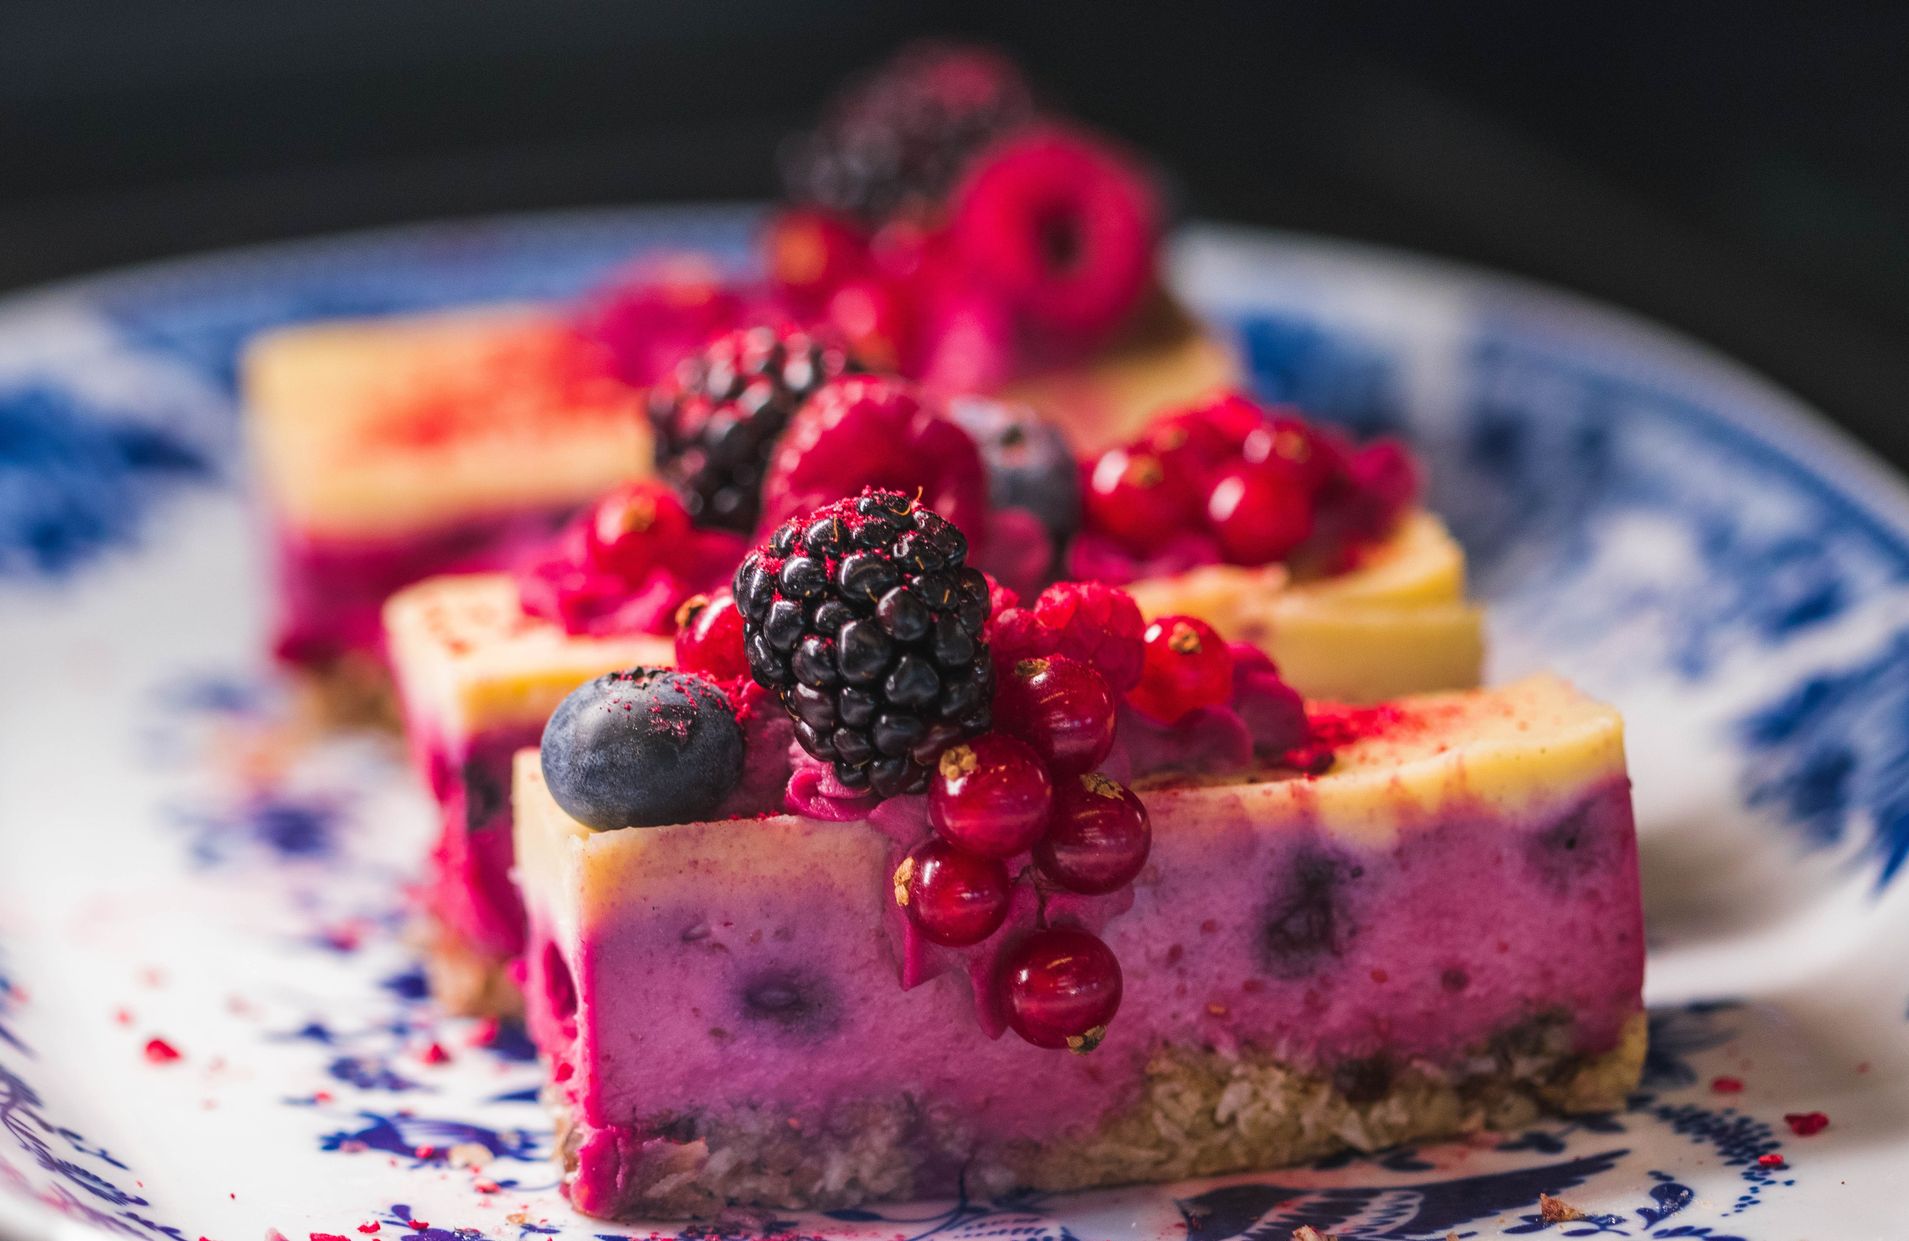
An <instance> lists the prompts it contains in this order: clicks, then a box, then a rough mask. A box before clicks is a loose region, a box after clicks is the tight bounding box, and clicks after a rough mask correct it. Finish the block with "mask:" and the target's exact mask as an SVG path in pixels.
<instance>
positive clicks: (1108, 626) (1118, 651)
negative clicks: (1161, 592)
mask: <svg viewBox="0 0 1909 1241" xmlns="http://www.w3.org/2000/svg"><path fill="white" fill-rule="evenodd" d="M1034 614H1035V616H1036V617H1038V618H1039V619H1040V621H1041V623H1042V624H1044V625H1046V626H1047V627H1048V628H1049V629H1051V630H1053V631H1054V632H1055V634H1056V643H1055V648H1054V652H1053V653H1055V654H1060V655H1071V656H1073V657H1074V658H1075V659H1081V660H1085V661H1086V662H1088V663H1090V664H1092V665H1093V666H1094V667H1095V668H1097V669H1099V671H1100V675H1102V676H1103V677H1105V678H1107V684H1109V685H1110V686H1112V687H1113V689H1114V692H1115V693H1122V694H1124V693H1126V692H1127V691H1128V690H1130V689H1132V688H1133V687H1134V686H1136V685H1138V684H1140V671H1141V668H1142V666H1143V665H1144V664H1145V662H1146V643H1145V640H1144V638H1143V635H1144V634H1145V632H1146V624H1145V622H1143V621H1142V620H1141V617H1140V606H1139V605H1138V604H1136V603H1135V602H1134V601H1133V596H1132V595H1129V594H1128V593H1127V592H1126V591H1124V590H1121V589H1120V588H1118V587H1115V586H1109V585H1107V584H1105V583H1104V582H1056V583H1055V584H1054V585H1052V586H1049V587H1048V588H1047V589H1046V590H1044V591H1042V592H1041V597H1040V598H1039V599H1037V600H1035V602H1034Z"/></svg>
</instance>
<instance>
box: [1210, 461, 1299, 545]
mask: <svg viewBox="0 0 1909 1241" xmlns="http://www.w3.org/2000/svg"><path fill="white" fill-rule="evenodd" d="M1206 525H1207V529H1209V530H1211V531H1212V532H1213V537H1214V539H1215V540H1217V541H1218V543H1219V545H1220V551H1221V552H1222V553H1223V554H1224V555H1225V557H1226V559H1227V560H1228V561H1229V562H1231V563H1233V564H1241V565H1260V564H1271V563H1274V562H1276V561H1281V560H1284V559H1286V558H1287V557H1288V556H1290V555H1292V554H1293V552H1294V551H1296V550H1298V548H1299V545H1300V544H1301V543H1303V542H1305V541H1306V537H1307V536H1308V535H1310V534H1311V533H1312V495H1311V493H1310V492H1309V491H1308V490H1307V488H1306V484H1305V481H1304V480H1303V478H1301V476H1300V475H1299V473H1298V471H1296V470H1294V469H1292V468H1290V467H1288V466H1285V465H1282V464H1280V463H1278V462H1273V461H1267V462H1262V463H1260V464H1258V465H1248V464H1245V463H1243V462H1242V463H1241V464H1238V465H1233V466H1228V467H1227V468H1225V469H1223V470H1221V471H1220V473H1219V475H1218V476H1217V477H1216V478H1215V479H1214V480H1213V489H1212V491H1211V493H1210V494H1209V495H1208V496H1207V501H1206Z"/></svg>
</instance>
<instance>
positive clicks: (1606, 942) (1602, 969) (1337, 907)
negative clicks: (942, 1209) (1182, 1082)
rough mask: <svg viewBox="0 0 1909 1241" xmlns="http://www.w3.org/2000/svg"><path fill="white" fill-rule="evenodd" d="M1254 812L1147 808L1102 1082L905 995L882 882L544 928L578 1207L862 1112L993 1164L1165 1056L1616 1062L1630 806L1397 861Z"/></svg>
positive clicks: (1568, 802)
mask: <svg viewBox="0 0 1909 1241" xmlns="http://www.w3.org/2000/svg"><path fill="white" fill-rule="evenodd" d="M1250 788H1251V786H1248V787H1247V788H1246V789H1245V790H1244V791H1243V792H1242V793H1241V794H1240V795H1230V794H1229V795H1227V796H1221V797H1218V798H1215V796H1214V792H1215V791H1214V790H1212V789H1206V790H1185V789H1155V790H1153V791H1150V792H1149V793H1147V799H1148V805H1149V807H1150V809H1151V810H1152V814H1153V820H1154V826H1155V844H1154V856H1153V861H1152V863H1151V864H1150V865H1149V867H1148V869H1147V871H1146V872H1145V873H1144V874H1143V875H1142V877H1141V879H1140V880H1139V881H1138V883H1137V884H1136V886H1135V891H1134V900H1133V905H1132V908H1131V909H1130V910H1128V911H1127V912H1125V913H1123V914H1119V915H1118V916H1115V917H1113V918H1112V919H1111V920H1110V921H1108V922H1107V924H1106V926H1105V928H1104V930H1103V931H1102V935H1103V937H1104V938H1105V940H1106V941H1107V943H1108V945H1109V946H1110V947H1111V948H1112V949H1113V950H1114V952H1115V954H1116V955H1117V956H1118V958H1119V959H1120V960H1121V962H1122V963H1123V970H1124V974H1125V977H1126V980H1127V991H1126V997H1125V1000H1124V1002H1123V1003H1122V1006H1121V1009H1120V1014H1119V1016H1118V1017H1117V1018H1116V1019H1115V1021H1114V1022H1113V1024H1112V1027H1111V1030H1110V1032H1109V1034H1108V1036H1107V1039H1106V1041H1105V1042H1104V1043H1103V1044H1102V1045H1101V1046H1100V1048H1099V1049H1098V1050H1096V1051H1095V1052H1093V1053H1092V1054H1091V1055H1088V1056H1069V1055H1065V1054H1060V1053H1055V1052H1052V1051H1045V1050H1041V1049H1038V1048H1035V1047H1032V1046H1030V1045H1028V1044H1026V1043H1024V1042H1022V1041H1021V1040H1019V1039H1017V1038H1015V1037H1013V1036H1012V1035H1008V1036H1006V1037H1002V1038H999V1039H993V1040H990V1039H989V1038H988V1037H987V1036H986V1035H985V1034H984V1033H983V1032H982V1030H981V1028H980V1025H979V1023H978V1022H977V1017H976V1014H975V1012H974V1001H973V998H972V994H973V993H972V990H971V987H970V984H969V982H968V980H967V978H966V977H965V976H964V975H961V974H960V973H958V972H949V973H944V974H941V975H940V976H938V977H935V978H933V979H932V980H930V981H929V982H927V983H925V984H924V985H922V986H920V987H917V988H915V989H913V990H910V991H906V992H904V991H903V990H902V989H901V988H900V987H899V985H898V983H897V964H896V962H897V960H898V958H899V955H900V953H899V948H898V945H897V943H896V942H895V940H894V938H893V922H892V921H891V920H890V919H889V917H888V914H889V912H890V911H889V909H888V906H887V900H888V894H887V884H886V883H885V882H884V879H885V873H884V872H882V871H881V870H880V869H879V867H877V866H874V865H871V866H869V867H868V869H867V873H865V874H864V873H859V871H857V872H856V873H844V871H855V870H856V868H852V867H830V868H828V869H826V870H823V869H820V868H818V869H816V870H815V871H813V872H805V871H803V870H800V869H794V870H790V871H787V872H784V873H781V874H779V875H778V876H777V877H776V879H775V881H774V882H773V883H762V884H749V885H744V884H741V883H738V882H737V881H736V880H735V879H734V877H733V876H727V875H722V874H717V873H711V874H710V875H709V882H708V884H707V885H706V886H703V887H702V888H700V889H698V888H697V887H696V885H694V884H686V885H683V889H684V890H685V891H686V892H693V893H694V899H693V900H689V899H685V900H684V901H682V902H681V903H668V904H658V903H655V902H652V901H642V902H636V901H633V902H631V903H629V904H628V906H627V907H626V908H624V909H620V910H619V911H618V916H617V917H616V918H615V919H614V920H612V921H606V922H601V923H592V924H587V925H584V926H582V927H580V928H577V929H576V930H575V932H574V936H575V938H574V939H573V940H565V939H563V938H560V937H559V936H558V935H557V934H556V933H555V931H554V929H553V927H552V925H550V924H549V922H548V921H547V920H546V918H545V913H546V911H542V910H535V909H533V911H532V918H531V928H530V935H531V944H530V949H531V950H530V953H529V955H528V958H527V960H528V962H529V979H528V987H527V992H528V1005H529V1008H528V1014H529V1020H530V1027H531V1031H532V1034H533V1036H534V1037H535V1038H536V1040H537V1042H538V1043H539V1045H540V1046H541V1047H542V1048H543V1050H544V1051H545V1052H546V1053H547V1054H548V1055H550V1056H551V1058H552V1059H553V1061H554V1062H555V1064H556V1071H555V1078H556V1080H557V1081H558V1082H559V1083H560V1086H559V1089H560V1090H561V1091H562V1092H563V1094H564V1096H565V1101H566V1103H567V1105H568V1107H567V1111H568V1112H569V1114H570V1116H571V1117H572V1120H573V1122H574V1125H575V1129H576V1132H575V1134H574V1141H575V1143H576V1150H577V1161H578V1166H577V1171H576V1175H575V1179H574V1183H573V1184H572V1186H571V1194H572V1199H573V1201H574V1203H575V1204H576V1205H577V1206H578V1208H579V1209H581V1210H584V1211H586V1212H590V1213H593V1214H607V1213H614V1212H615V1211H617V1210H619V1209H620V1208H621V1206H622V1204H623V1203H624V1201H625V1200H626V1197H627V1189H626V1182H627V1179H628V1178H629V1177H630V1176H631V1175H632V1173H633V1170H634V1169H636V1168H637V1167H639V1166H640V1165H642V1164H644V1163H647V1162H651V1161H652V1160H656V1159H662V1158H664V1157H665V1156H666V1153H667V1151H668V1150H669V1149H670V1147H671V1146H672V1144H673V1143H672V1141H671V1138H672V1135H673V1134H674V1135H678V1136H679V1140H680V1134H681V1133H682V1132H683V1128H682V1127H683V1126H684V1125H688V1126H689V1131H691V1132H694V1131H695V1128H696V1126H698V1125H703V1124H706V1123H707V1122H709V1121H712V1120H713V1121H718V1122H719V1121H721V1120H722V1119H724V1118H725V1117H726V1116H728V1115H733V1114H736V1113H739V1112H746V1111H747V1110H748V1109H751V1108H754V1107H762V1108H765V1109H768V1110H769V1111H771V1112H772V1113H773V1114H775V1115H786V1116H789V1117H791V1118H793V1120H792V1121H791V1123H799V1124H815V1125H823V1126H827V1125H828V1124H829V1123H830V1120H829V1118H830V1117H831V1116H835V1117H837V1118H838V1123H839V1117H841V1116H842V1115H843V1109H844V1108H845V1107H849V1106H852V1105H853V1104H854V1103H856V1102H857V1101H859V1100H877V1101H880V1100H892V1099H895V1098H898V1097H906V1098H908V1099H911V1100H913V1101H915V1104H916V1105H917V1106H918V1107H919V1108H920V1109H922V1110H923V1111H924V1112H926V1111H930V1110H935V1109H945V1110H946V1112H947V1113H949V1114H953V1115H957V1116H960V1117H962V1118H963V1119H964V1121H966V1122H967V1124H968V1127H969V1131H970V1132H971V1133H972V1134H974V1135H975V1142H976V1143H977V1146H978V1148H979V1149H982V1150H985V1149H986V1148H988V1147H991V1146H995V1145H997V1144H1006V1143H1014V1142H1024V1141H1033V1142H1040V1141H1042V1140H1045V1139H1057V1138H1059V1137H1061V1136H1062V1135H1064V1134H1066V1133H1069V1132H1070V1131H1071V1132H1075V1133H1078V1132H1079V1131H1080V1130H1081V1129H1082V1127H1083V1126H1093V1125H1095V1124H1097V1123H1099V1122H1101V1121H1102V1120H1104V1119H1106V1118H1108V1117H1110V1116H1112V1115H1114V1114H1116V1113H1118V1112H1119V1111H1120V1110H1121V1109H1122V1108H1125V1107H1128V1106H1130V1105H1131V1104H1133V1103H1134V1102H1135V1101H1136V1100H1138V1099H1139V1097H1140V1095H1141V1092H1142V1089H1143V1087H1144V1085H1145V1080H1146V1067H1147V1064H1148V1061H1149V1059H1150V1058H1151V1057H1152V1056H1153V1055H1154V1053H1155V1052H1156V1051H1157V1050H1159V1049H1161V1048H1163V1047H1179V1046H1194V1047H1198V1046H1206V1047H1214V1048H1219V1049H1222V1050H1228V1049H1246V1050H1253V1051H1259V1052H1266V1053H1271V1054H1273V1055H1275V1056H1277V1057H1278V1058H1279V1059H1281V1060H1282V1061H1285V1062H1287V1063H1290V1064H1291V1065H1293V1066H1295V1067H1298V1068H1300V1069H1302V1070H1303V1069H1313V1070H1317V1071H1320V1072H1323V1073H1326V1074H1329V1075H1331V1074H1340V1075H1343V1074H1346V1073H1351V1074H1354V1075H1363V1077H1362V1080H1363V1079H1364V1078H1369V1077H1372V1076H1373V1075H1377V1078H1376V1080H1377V1083H1378V1084H1377V1089H1378V1090H1379V1091H1380V1092H1382V1091H1383V1090H1384V1088H1385V1080H1386V1075H1387V1074H1388V1072H1389V1067H1388V1066H1401V1067H1402V1066H1403V1065H1404V1064H1405V1063H1406V1062H1407V1061H1411V1062H1414V1063H1420V1064H1423V1063H1430V1064H1434V1065H1448V1064H1454V1063H1457V1062H1459V1061H1461V1060H1462V1059H1463V1058H1464V1057H1466V1056H1468V1055H1475V1054H1476V1053H1477V1052H1478V1051H1479V1049H1480V1048H1481V1047H1484V1046H1486V1045H1488V1044H1490V1043H1491V1042H1492V1040H1494V1039H1496V1038H1502V1037H1504V1036H1507V1035H1508V1034H1510V1033H1512V1032H1514V1031H1515V1030H1517V1028H1518V1027H1520V1026H1521V1025H1522V1024H1524V1023H1527V1022H1530V1021H1532V1020H1534V1019H1538V1018H1554V1019H1560V1020H1563V1021H1565V1022H1566V1023H1567V1026H1566V1028H1567V1031H1568V1039H1569V1042H1570V1047H1571V1050H1572V1052H1574V1053H1577V1054H1582V1055H1587V1056H1589V1055H1596V1054H1599V1053H1603V1052H1607V1051H1610V1050H1611V1049H1613V1048H1614V1047H1615V1046H1616V1045H1617V1042H1618V1040H1619V1035H1620V1031H1621V1029H1622V1027H1623V1025H1624V1023H1625V1021H1626V1019H1627V1018H1630V1017H1631V1016H1632V1015H1633V1014H1634V1013H1635V1012H1636V1011H1637V1009H1638V996H1639V989H1640V987H1641V983H1642V972H1643V940H1642V934H1641V918H1642V912H1641V907H1640V898H1639V891H1638V884H1637V869H1636V866H1637V859H1636V847H1635V837H1634V834H1633V830H1632V821H1631V810H1630V802H1629V796H1628V785H1627V783H1626V782H1625V781H1623V780H1622V779H1621V778H1618V779H1614V780H1611V781H1608V782H1607V783H1605V784H1603V785H1601V786H1599V787H1595V788H1592V789H1589V790H1586V789H1583V788H1579V789H1576V790H1573V791H1572V792H1571V793H1570V794H1569V796H1568V798H1567V799H1564V800H1560V801H1559V802H1558V804H1556V805H1554V806H1552V807H1550V808H1549V809H1547V810H1544V811H1542V812H1536V813H1533V814H1531V815H1529V816H1528V817H1526V818H1523V819H1520V820H1516V821H1508V820H1507V819H1506V818H1505V817H1504V815H1503V814H1502V813H1499V812H1497V811H1494V810H1492V809H1491V808H1490V807H1489V806H1486V805H1482V804H1481V805H1479V806H1478V807H1477V808H1476V813H1473V812H1471V811H1470V810H1469V809H1468V810H1466V811H1465V812H1463V813H1455V812H1453V810H1452V808H1451V807H1450V806H1449V805H1448V806H1447V808H1446V809H1445V811H1444V812H1443V813H1441V815H1440V816H1439V817H1438V818H1437V819H1436V820H1435V821H1430V822H1424V823H1412V822H1410V819H1409V815H1408V816H1407V821H1406V827H1405V830H1403V831H1402V832H1401V833H1400V834H1399V836H1398V837H1397V839H1396V843H1391V844H1387V845H1385V846H1384V847H1372V846H1369V845H1365V844H1361V843H1359V842H1357V841H1356V840H1352V839H1346V838H1342V837H1340V836H1337V835H1334V834H1332V833H1330V832H1327V831H1323V830H1321V828H1320V827H1319V826H1318V825H1317V824H1315V823H1313V822H1311V821H1309V817H1308V816H1307V815H1306V814H1305V813H1304V812H1303V810H1302V813H1301V815H1300V816H1297V817H1295V816H1292V815H1291V814H1290V812H1288V813H1287V814H1286V816H1285V817H1284V818H1282V819H1281V820H1280V821H1278V822H1274V823H1269V822H1268V821H1267V815H1266V813H1265V812H1264V811H1261V812H1260V813H1257V814H1256V813H1254V812H1253V811H1252V810H1251V809H1250V808H1249V799H1250V796H1251V793H1250ZM1299 804H1300V805H1301V807H1302V808H1303V807H1304V805H1305V803H1304V801H1303V799H1302V800H1301V802H1300V803H1299ZM1402 813H1403V811H1402ZM777 823H778V826H777V827H776V828H775V829H774V830H775V831H777V832H778V833H781V832H783V831H787V832H792V833H797V834H828V833H861V834H866V833H871V832H873V831H874V830H875V829H873V828H871V827H870V826H869V825H868V824H866V823H863V822H854V821H851V822H823V821H820V820H815V819H805V818H795V819H788V820H779V821H777ZM782 825H786V827H785V826H782ZM735 830H737V831H750V830H756V829H753V828H752V826H751V825H750V824H749V823H746V822H745V823H738V824H736V825H735ZM764 847H765V848H773V847H777V842H775V841H769V840H765V842H764ZM889 856H890V857H891V859H892V857H893V856H894V854H893V852H892V849H891V852H890V853H889ZM670 890H671V891H675V890H676V889H675V888H672V889H670ZM1031 1082H1038V1083H1039V1089H1029V1088H1028V1085H1029V1083H1031ZM1336 1082H1337V1079H1336V1078H1335V1083H1336ZM1356 1085H1357V1083H1353V1086H1342V1087H1341V1088H1342V1089H1345V1090H1346V1091H1347V1093H1348V1094H1351V1093H1353V1087H1354V1086H1356ZM672 1126H677V1128H675V1129H673V1128H672ZM906 1154H907V1157H908V1158H911V1159H914V1160H916V1161H918V1162H919V1163H920V1165H921V1166H922V1167H923V1168H924V1169H928V1171H927V1172H926V1173H925V1175H927V1176H928V1177H929V1181H930V1182H934V1180H935V1178H936V1177H940V1178H942V1179H941V1180H940V1182H939V1183H918V1184H917V1186H916V1188H917V1190H918V1191H919V1192H928V1193H933V1192H943V1191H948V1190H952V1189H954V1188H955V1187H956V1185H955V1181H954V1179H953V1178H954V1177H956V1176H957V1175H958V1173H959V1170H960V1169H959V1167H958V1166H956V1165H955V1164H947V1157H946V1152H945V1151H944V1152H943V1153H942V1154H940V1155H936V1154H935V1153H933V1152H930V1151H926V1150H909V1151H908V1152H907V1153H906ZM937 1160H940V1161H941V1163H942V1164H945V1165H946V1166H938V1164H937ZM937 1168H938V1170H937Z"/></svg>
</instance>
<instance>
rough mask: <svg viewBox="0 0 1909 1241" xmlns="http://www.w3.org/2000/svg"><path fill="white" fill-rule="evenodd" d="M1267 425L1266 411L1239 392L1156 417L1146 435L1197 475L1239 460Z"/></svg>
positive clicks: (1166, 456)
mask: <svg viewBox="0 0 1909 1241" xmlns="http://www.w3.org/2000/svg"><path fill="white" fill-rule="evenodd" d="M1265 425H1266V411H1265V410H1263V409H1261V408H1260V407H1259V406H1258V405H1255V404H1254V403H1253V402H1252V401H1250V400H1248V399H1247V398H1246V397H1244V396H1241V395H1240V394H1238V393H1235V392H1229V393H1225V394H1224V395H1221V396H1219V397H1216V398H1214V399H1213V400H1211V401H1208V402H1207V403H1206V404H1204V405H1196V406H1192V407H1191V408H1188V409H1182V410H1178V411H1176V412H1174V413H1171V414H1168V415H1167V416H1166V417H1164V418H1161V419H1159V420H1158V421H1156V422H1155V423H1154V424H1153V425H1152V426H1151V427H1149V428H1148V429H1147V433H1146V435H1145V437H1144V439H1143V443H1144V444H1145V445H1146V447H1147V448H1148V449H1149V450H1150V451H1152V452H1153V453H1155V454H1157V455H1158V456H1159V457H1160V458H1161V459H1163V460H1170V461H1173V462H1176V463H1178V462H1185V463H1186V465H1185V466H1184V467H1183V468H1186V469H1188V470H1189V471H1190V472H1191V473H1193V474H1195V475H1200V474H1205V473H1210V472H1211V471H1213V470H1216V469H1218V468H1220V467H1221V466H1223V465H1226V464H1228V463H1229V462H1232V461H1236V460H1238V459H1239V457H1240V453H1241V452H1242V446H1243V445H1244V444H1245V442H1246V439H1247V437H1248V436H1250V435H1251V434H1252V433H1253V432H1255V431H1257V430H1259V429H1260V428H1262V427H1264V426H1265Z"/></svg>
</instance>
